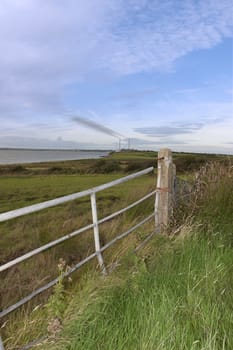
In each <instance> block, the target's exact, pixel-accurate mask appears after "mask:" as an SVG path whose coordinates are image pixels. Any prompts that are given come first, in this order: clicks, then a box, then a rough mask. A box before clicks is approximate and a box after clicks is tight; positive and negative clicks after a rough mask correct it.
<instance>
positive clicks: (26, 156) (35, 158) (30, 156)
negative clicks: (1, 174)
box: [0, 149, 109, 164]
mask: <svg viewBox="0 0 233 350" xmlns="http://www.w3.org/2000/svg"><path fill="white" fill-rule="evenodd" d="M108 153H109V152H107V151H80V150H77V151H76V150H25V149H0V164H22V163H38V162H50V161H60V160H75V159H91V158H100V157H104V156H106V155H108Z"/></svg>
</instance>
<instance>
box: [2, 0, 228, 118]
mask: <svg viewBox="0 0 233 350" xmlns="http://www.w3.org/2000/svg"><path fill="white" fill-rule="evenodd" d="M231 10H232V2H231V0H222V1H218V0H205V1H202V0H199V1H189V0H186V1H185V0H184V1H180V2H175V1H174V2H173V1H170V0H164V1H159V0H127V1H126V0H94V1H93V0H92V1H91V0H86V1H85V2H84V1H81V0H79V1H75V0H67V1H61V0H56V1H55V0H40V1H39V0H20V1H19V0H7V1H6V0H2V1H1V3H0V51H1V55H0V118H2V117H3V116H5V115H6V113H7V112H11V114H15V115H18V116H19V115H20V112H21V113H24V112H25V111H35V110H37V111H38V110H39V111H40V110H41V111H44V110H46V111H61V110H62V104H63V100H62V99H63V93H64V90H65V88H66V87H67V86H68V85H69V84H71V83H75V82H78V81H79V82H80V81H83V80H85V79H90V78H91V77H92V75H93V74H99V75H100V76H101V75H102V74H103V72H105V74H113V75H117V76H119V75H120V76H122V75H127V74H134V73H137V72H143V71H150V70H161V69H164V68H167V67H169V66H171V65H172V64H173V62H174V61H175V60H176V59H177V58H179V57H181V56H183V55H185V54H187V53H189V52H191V51H193V50H198V49H203V48H209V47H212V46H214V45H216V44H218V43H219V42H220V41H221V40H222V39H223V38H224V37H228V36H230V35H231V34H232V18H231ZM106 72H108V73H106Z"/></svg>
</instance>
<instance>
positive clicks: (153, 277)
mask: <svg viewBox="0 0 233 350" xmlns="http://www.w3.org/2000/svg"><path fill="white" fill-rule="evenodd" d="M212 170H213V169H212ZM231 172H232V170H231ZM215 173H216V172H215ZM217 175H219V174H217ZM228 175H230V172H229V173H227V172H226V173H225V174H224V175H223V176H222V177H221V179H219V178H218V179H217V181H215V182H212V181H210V184H209V185H208V184H207V185H206V186H205V187H204V188H203V189H202V191H203V193H204V195H203V197H202V200H201V201H200V202H199V207H198V209H197V210H196V213H195V224H192V226H186V227H184V228H183V229H182V232H181V233H180V235H179V236H177V237H172V238H169V237H157V238H156V239H155V240H154V241H153V247H154V248H155V249H156V250H155V254H150V255H149V256H148V255H147V257H146V259H145V256H144V259H143V261H142V260H140V259H136V258H134V264H133V265H131V266H129V269H130V275H128V277H127V275H126V273H125V272H124V273H122V272H120V271H119V272H118V274H116V275H115V276H114V277H110V278H107V279H106V280H105V281H104V282H100V283H99V284H100V287H99V288H98V289H97V290H96V288H95V287H94V286H93V284H91V283H90V285H89V290H88V292H87V289H84V290H83V292H82V293H80V292H79V294H77V295H75V294H74V295H73V296H72V298H71V302H70V304H69V306H68V309H67V311H66V313H65V316H64V329H63V332H62V333H61V335H60V340H59V341H58V342H56V343H55V345H53V344H51V343H50V344H49V345H44V346H42V348H43V349H47V348H48V349H53V350H54V349H59V350H60V349H61V350H62V349H64V350H65V349H67V350H68V349H69V350H76V349H77V350H82V349H85V350H92V349H93V350H94V349H101V350H104V349H106V350H109V349H113V350H114V349H117V350H123V349H127V350H131V349H132V350H152V349H153V350H154V349H164V350H167V349H169V350H170V349H174V350H180V349H182V350H186V349H187V350H190V349H193V350H194V349H205V350H219V349H222V350H230V349H232V348H233V338H232V329H233V314H232V309H233V271H232V266H233V254H232V242H233V241H232V237H233V234H232V213H233V202H232V198H233V186H232V177H230V176H229V177H228ZM231 176H232V173H231ZM211 179H212V180H213V177H211V176H209V180H211ZM132 259H133V258H132ZM95 283H96V281H95Z"/></svg>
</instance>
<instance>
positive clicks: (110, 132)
mask: <svg viewBox="0 0 233 350" xmlns="http://www.w3.org/2000/svg"><path fill="white" fill-rule="evenodd" d="M72 120H73V121H74V122H76V123H79V124H81V125H83V126H86V127H88V128H91V129H93V130H96V131H100V132H102V133H104V134H107V135H109V136H113V137H117V138H119V137H124V136H123V135H121V134H119V133H118V132H116V131H114V130H112V129H110V128H107V127H106V126H104V125H101V124H99V123H96V122H94V121H93V120H90V119H87V118H82V117H80V116H75V117H72Z"/></svg>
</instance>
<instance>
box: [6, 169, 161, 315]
mask: <svg viewBox="0 0 233 350" xmlns="http://www.w3.org/2000/svg"><path fill="white" fill-rule="evenodd" d="M153 170H154V167H150V168H147V169H145V170H142V171H139V172H137V173H134V174H131V175H128V176H125V177H123V178H120V179H117V180H114V181H111V182H108V183H106V184H103V185H100V186H97V187H94V188H91V189H89V190H85V191H82V192H78V193H74V194H71V195H68V196H63V197H60V198H56V199H53V200H50V201H46V202H43V203H39V204H34V205H31V206H28V207H25V208H21V209H17V210H12V211H9V212H6V213H3V214H0V222H3V221H7V220H11V219H13V218H17V217H20V216H23V215H26V214H30V213H34V212H38V211H40V210H43V209H46V208H50V207H53V206H56V205H59V204H63V203H65V202H68V201H72V200H74V199H78V198H82V197H84V196H88V195H89V196H90V199H91V209H92V220H93V223H92V224H89V225H87V226H85V227H82V228H80V229H78V230H76V231H73V232H71V233H69V234H67V235H65V236H63V237H60V238H58V239H56V240H54V241H52V242H49V243H47V244H45V245H43V246H41V247H39V248H36V249H34V250H32V251H30V252H28V253H25V254H23V255H21V256H20V257H17V258H15V259H13V260H11V261H9V262H7V263H5V264H3V265H2V266H0V272H3V271H6V270H7V269H9V268H11V267H13V266H15V265H17V264H19V263H21V262H23V261H25V260H27V259H29V258H31V257H33V256H35V255H37V254H39V253H42V252H44V251H45V250H47V249H49V248H52V247H54V246H56V245H58V244H60V243H62V242H64V241H66V240H68V239H71V238H73V237H75V236H77V235H79V234H81V233H83V232H85V231H88V230H90V229H93V231H94V242H95V252H94V253H92V254H91V255H89V256H87V257H86V258H85V259H83V260H81V261H80V262H79V263H77V264H76V265H75V266H74V267H72V268H71V269H69V271H67V272H66V274H65V276H68V275H70V274H71V273H72V272H74V271H76V270H77V269H79V268H80V267H81V266H83V265H84V264H86V263H87V262H88V261H90V260H92V259H93V258H95V257H97V258H98V262H99V265H100V268H101V269H102V271H103V273H106V268H105V266H104V260H103V256H102V252H103V251H104V250H106V249H107V248H109V247H110V246H111V245H113V244H114V243H116V242H117V241H118V240H120V239H122V238H124V237H126V236H127V235H128V234H130V233H131V232H133V231H134V230H136V229H137V228H138V227H140V226H141V225H143V224H144V223H146V222H147V221H149V220H150V219H151V218H152V217H153V216H154V213H152V214H151V215H149V216H148V217H147V218H145V219H143V220H142V221H141V222H139V223H138V224H137V225H135V226H134V227H132V228H131V229H129V230H128V231H126V232H124V233H122V234H120V235H119V236H117V237H115V238H114V239H113V240H112V241H110V242H108V243H107V244H106V245H104V246H102V247H101V246H100V238H99V225H100V224H102V223H104V222H106V221H108V220H111V219H113V218H115V217H116V216H118V215H120V214H122V213H124V212H126V211H127V210H129V209H131V208H133V207H135V206H136V205H138V204H140V203H142V202H143V201H145V200H147V199H148V198H150V197H152V196H153V195H155V193H156V190H154V191H152V192H150V193H148V194H147V195H145V196H144V197H142V198H140V199H139V200H137V201H135V202H134V203H131V204H130V205H128V206H127V207H125V208H123V209H120V210H118V211H117V212H115V213H113V214H111V215H108V216H106V217H104V218H102V219H100V220H98V215H97V205H96V193H97V192H100V191H103V190H105V189H108V188H110V187H113V186H116V185H119V184H122V183H124V182H126V181H129V180H132V179H135V178H137V177H139V176H142V175H146V174H149V173H151V172H152V171H153ZM57 282H58V278H55V279H54V280H53V281H51V282H49V283H47V284H46V285H44V286H43V287H40V288H38V289H37V290H35V291H33V292H32V293H31V294H29V295H28V296H26V297H25V298H23V299H21V300H20V301H18V302H17V303H15V304H14V305H11V306H9V307H8V308H6V309H5V310H3V311H1V312H0V317H4V316H6V315H8V314H9V313H10V312H12V311H14V310H16V309H17V308H19V307H20V306H22V305H23V304H25V303H27V302H28V301H29V300H31V299H32V298H34V297H35V296H36V295H38V294H40V293H42V292H43V291H45V290H47V289H49V288H50V287H52V286H53V285H55V284H56V283H57Z"/></svg>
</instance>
